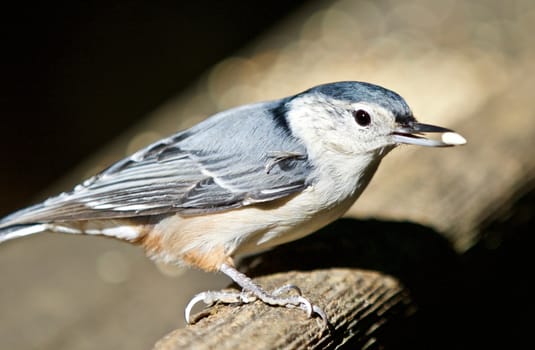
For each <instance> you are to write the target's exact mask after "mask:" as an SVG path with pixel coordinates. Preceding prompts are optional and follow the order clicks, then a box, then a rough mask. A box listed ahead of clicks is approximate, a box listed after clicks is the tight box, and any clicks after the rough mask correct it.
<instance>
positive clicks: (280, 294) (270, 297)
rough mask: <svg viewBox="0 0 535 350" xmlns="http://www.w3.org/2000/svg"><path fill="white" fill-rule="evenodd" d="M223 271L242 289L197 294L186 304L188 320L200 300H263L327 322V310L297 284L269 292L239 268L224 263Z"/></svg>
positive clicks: (246, 301) (243, 301)
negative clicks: (316, 303)
mask: <svg viewBox="0 0 535 350" xmlns="http://www.w3.org/2000/svg"><path fill="white" fill-rule="evenodd" d="M221 271H222V272H223V273H225V274H226V275H227V276H229V277H230V278H232V280H233V281H234V282H236V283H237V284H238V285H239V286H241V287H242V288H243V289H242V291H241V292H224V291H208V292H202V293H199V294H197V295H195V296H194V297H193V299H191V301H190V302H189V303H188V305H187V306H186V310H185V317H186V322H188V323H192V322H193V321H192V319H191V315H190V314H191V310H192V308H193V306H194V305H195V304H197V303H198V302H200V301H202V302H204V303H205V304H207V305H211V304H214V303H216V302H222V303H225V304H233V303H240V304H248V303H252V302H254V301H256V300H261V301H262V302H264V303H266V304H268V305H273V306H284V307H287V308H299V309H301V310H303V311H305V312H306V314H307V316H308V317H313V316H314V314H316V315H318V316H320V317H321V319H322V320H323V322H324V323H327V315H326V314H325V312H324V311H323V310H322V309H321V308H320V307H319V306H317V305H314V304H312V303H311V302H310V301H309V300H308V299H306V298H304V297H303V296H302V295H301V290H300V289H299V287H297V286H295V285H292V284H288V285H284V286H282V287H280V288H277V289H276V290H274V291H273V292H271V293H269V292H267V291H266V290H264V289H263V288H262V287H260V286H259V285H258V284H256V283H254V282H253V281H252V280H251V279H250V278H249V277H247V276H246V275H245V274H243V273H241V272H239V271H238V270H236V269H235V268H233V267H231V266H229V265H222V267H221ZM289 292H295V295H289V296H287V295H286V296H285V295H284V294H287V293H289Z"/></svg>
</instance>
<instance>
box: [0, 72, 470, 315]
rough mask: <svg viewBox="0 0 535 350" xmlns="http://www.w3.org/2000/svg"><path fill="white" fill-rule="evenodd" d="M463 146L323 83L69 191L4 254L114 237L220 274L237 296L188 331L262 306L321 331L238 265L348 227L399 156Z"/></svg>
mask: <svg viewBox="0 0 535 350" xmlns="http://www.w3.org/2000/svg"><path fill="white" fill-rule="evenodd" d="M428 133H435V134H439V135H440V138H436V137H435V138H432V137H430V136H429V135H427V134H428ZM464 143H466V140H465V139H464V138H463V137H462V136H461V135H460V134H458V133H456V132H454V131H452V130H450V129H447V128H444V127H440V126H435V125H429V124H423V123H419V122H418V121H417V120H416V119H415V117H414V116H413V113H412V111H411V109H410V108H409V106H408V104H407V103H406V102H405V100H404V99H403V98H402V97H401V96H400V95H399V94H397V93H396V92H394V91H391V90H388V89H386V88H384V87H381V86H379V85H375V84H371V83H366V82H358V81H340V82H333V83H326V84H322V85H318V86H315V87H312V88H310V89H307V90H305V91H303V92H300V93H297V94H295V95H293V96H289V97H284V98H280V99H277V100H272V101H267V102H257V103H252V104H248V105H244V106H239V107H235V108H232V109H229V110H226V111H222V112H219V113H216V114H214V115H213V116H211V117H209V118H207V119H205V120H203V121H201V122H200V123H198V124H196V125H194V126H193V127H191V128H189V129H186V130H183V131H179V132H177V133H175V134H173V135H171V136H169V137H166V138H163V139H161V140H159V141H156V142H154V143H152V144H151V145H149V146H147V147H145V148H143V149H141V150H139V151H137V152H135V153H134V154H132V155H130V156H129V157H126V158H124V159H122V160H119V161H118V162H116V163H114V164H112V165H111V166H109V167H108V168H107V169H105V170H103V171H101V172H100V173H98V174H96V175H95V176H93V177H91V178H89V179H87V180H85V181H83V182H82V183H80V184H79V185H77V186H75V187H74V188H73V189H72V190H71V191H68V192H64V193H61V194H59V195H57V196H53V197H50V198H48V199H46V200H45V201H43V202H41V203H38V204H35V205H32V206H29V207H27V208H24V209H21V210H19V211H16V212H14V213H12V214H10V215H8V216H6V217H4V218H3V219H1V220H0V242H5V241H8V240H11V239H14V238H19V237H23V236H28V235H33V234H37V233H40V232H45V231H52V232H59V233H68V234H86V235H100V236H109V237H114V238H116V239H119V240H122V241H126V242H129V243H132V244H136V245H140V246H141V247H143V249H144V250H145V252H146V254H147V256H148V257H149V258H151V259H153V260H155V261H157V262H160V263H165V264H174V265H178V266H187V267H194V268H198V269H201V270H203V271H207V272H220V273H223V274H225V275H227V276H228V277H229V278H230V279H232V280H233V281H234V282H235V283H236V284H237V285H238V286H240V287H241V291H236V292H228V291H226V292H225V291H207V292H202V293H199V294H197V295H195V296H194V297H193V299H192V300H191V302H190V303H189V304H188V305H187V307H186V309H185V318H186V321H187V322H188V323H191V322H192V318H191V315H190V313H191V310H192V307H193V306H194V305H195V304H196V303H198V302H204V303H206V304H212V303H214V302H216V301H221V302H224V303H234V302H239V303H244V304H247V303H251V302H253V301H256V300H260V301H262V302H264V303H266V304H268V305H272V306H283V307H289V308H299V309H302V310H303V311H305V312H306V314H307V315H308V316H309V317H313V316H314V315H317V316H319V317H321V318H322V319H323V320H324V321H326V320H327V315H326V314H325V312H324V311H323V310H322V309H321V307H319V306H317V305H314V304H312V303H311V302H310V301H309V300H308V299H307V298H305V297H304V296H303V295H302V293H301V290H300V289H299V287H298V286H295V285H292V284H288V285H284V286H282V287H280V288H278V289H276V290H273V291H267V290H265V289H264V288H263V287H262V286H260V285H259V284H257V283H256V282H254V281H253V280H252V279H251V278H249V277H248V276H247V275H245V274H244V273H242V272H240V271H239V270H238V269H237V267H236V259H238V258H239V257H241V256H244V255H251V254H255V253H259V252H262V251H265V250H268V249H270V248H273V247H275V246H277V245H280V244H283V243H286V242H289V241H293V240H296V239H299V238H302V237H304V236H306V235H308V234H311V233H313V232H314V231H316V230H318V229H320V228H321V227H323V226H325V225H327V224H329V223H330V222H332V221H334V220H336V219H338V218H339V217H341V216H342V215H343V214H344V213H345V212H346V211H347V210H348V209H349V207H351V206H352V204H353V203H354V202H355V201H356V200H357V198H358V197H359V196H360V194H361V193H362V191H363V190H364V189H365V188H366V186H367V185H368V183H369V182H370V180H371V179H372V177H373V175H374V173H375V172H376V170H377V168H378V166H379V164H380V162H381V160H382V159H383V157H384V156H385V155H387V154H388V153H389V152H390V151H391V150H392V149H394V148H395V147H396V146H399V145H402V144H409V145H419V146H429V147H449V146H456V145H462V144H464Z"/></svg>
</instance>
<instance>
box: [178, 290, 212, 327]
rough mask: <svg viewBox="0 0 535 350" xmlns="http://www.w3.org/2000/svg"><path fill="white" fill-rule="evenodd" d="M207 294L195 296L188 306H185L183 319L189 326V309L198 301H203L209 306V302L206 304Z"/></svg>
mask: <svg viewBox="0 0 535 350" xmlns="http://www.w3.org/2000/svg"><path fill="white" fill-rule="evenodd" d="M207 297H208V293H207V292H202V293H199V294H197V295H195V296H194V297H193V298H191V300H190V301H189V303H188V305H187V306H186V309H185V310H184V317H185V319H186V323H187V324H191V318H190V314H191V309H193V307H194V306H195V304H197V303H198V302H199V301H203V302H204V303H205V304H206V305H208V304H210V302H207Z"/></svg>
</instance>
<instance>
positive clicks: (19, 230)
mask: <svg viewBox="0 0 535 350" xmlns="http://www.w3.org/2000/svg"><path fill="white" fill-rule="evenodd" d="M48 226H49V225H48V224H21V225H13V226H7V227H0V243H2V242H5V241H9V240H10V239H15V238H19V237H24V236H29V235H33V234H35V233H39V232H43V231H46V230H48V229H49V227H48Z"/></svg>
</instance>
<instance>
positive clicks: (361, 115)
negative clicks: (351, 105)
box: [353, 109, 372, 126]
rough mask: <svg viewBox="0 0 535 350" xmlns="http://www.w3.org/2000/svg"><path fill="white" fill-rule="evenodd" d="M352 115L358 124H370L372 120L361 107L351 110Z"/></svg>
mask: <svg viewBox="0 0 535 350" xmlns="http://www.w3.org/2000/svg"><path fill="white" fill-rule="evenodd" d="M353 117H354V118H355V120H356V121H357V123H358V124H359V125H360V126H367V125H370V123H371V121H372V118H371V117H370V115H369V114H368V112H366V111H365V110H363V109H359V110H358V111H353Z"/></svg>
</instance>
